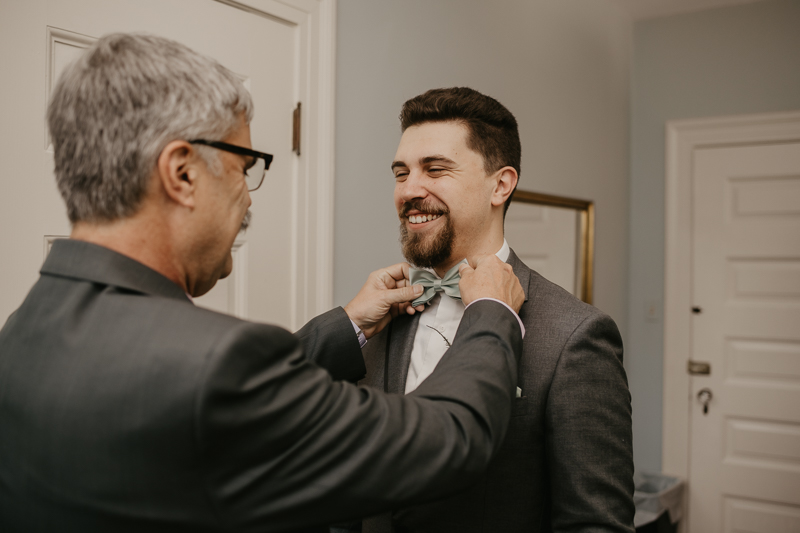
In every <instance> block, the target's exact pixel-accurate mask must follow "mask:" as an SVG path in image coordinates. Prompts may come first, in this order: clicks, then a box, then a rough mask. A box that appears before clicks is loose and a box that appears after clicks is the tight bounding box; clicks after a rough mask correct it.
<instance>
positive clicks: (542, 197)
mask: <svg viewBox="0 0 800 533" xmlns="http://www.w3.org/2000/svg"><path fill="white" fill-rule="evenodd" d="M511 201H512V202H518V203H525V204H534V205H540V206H543V207H555V208H561V209H572V210H574V211H575V212H576V213H577V216H578V223H577V233H578V234H577V235H576V243H577V250H576V255H577V261H576V263H577V264H576V267H577V269H578V275H577V282H578V287H576V291H575V296H577V297H578V298H580V299H581V300H583V301H584V302H586V303H588V304H591V303H592V300H593V290H594V286H593V284H594V202H592V201H591V200H580V199H578V198H569V197H567V196H556V195H553V194H543V193H538V192H533V191H523V190H519V189H518V190H517V191H516V192H514V196H513V198H512V200H511Z"/></svg>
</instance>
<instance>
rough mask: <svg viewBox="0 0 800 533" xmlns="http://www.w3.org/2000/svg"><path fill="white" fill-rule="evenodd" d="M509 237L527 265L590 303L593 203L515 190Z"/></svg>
mask: <svg viewBox="0 0 800 533" xmlns="http://www.w3.org/2000/svg"><path fill="white" fill-rule="evenodd" d="M505 235H506V240H507V241H508V244H509V246H511V248H513V249H514V252H515V253H516V254H517V256H519V258H520V259H521V260H522V262H523V263H525V264H526V265H528V266H529V267H530V268H532V269H533V270H535V271H537V272H538V273H539V274H541V275H542V276H544V277H545V278H547V279H548V280H550V281H552V282H553V283H556V284H557V285H560V286H561V287H563V288H565V289H566V290H568V291H569V292H571V293H572V294H574V295H575V296H577V297H578V298H580V299H581V300H583V301H584V302H586V303H589V304H591V303H592V273H593V272H594V202H592V201H589V200H579V199H577V198H568V197H566V196H555V195H551V194H542V193H537V192H531V191H522V190H519V189H517V191H516V192H515V193H514V197H513V199H512V200H511V206H510V207H509V209H508V213H507V215H506V222H505Z"/></svg>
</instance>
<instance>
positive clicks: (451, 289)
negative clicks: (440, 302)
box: [408, 261, 463, 307]
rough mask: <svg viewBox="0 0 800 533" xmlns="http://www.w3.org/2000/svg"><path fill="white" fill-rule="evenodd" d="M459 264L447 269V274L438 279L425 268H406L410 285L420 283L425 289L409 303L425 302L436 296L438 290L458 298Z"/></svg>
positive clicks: (414, 304) (459, 291)
mask: <svg viewBox="0 0 800 533" xmlns="http://www.w3.org/2000/svg"><path fill="white" fill-rule="evenodd" d="M462 263H463V261H462ZM460 265H461V263H458V264H457V265H456V266H454V267H453V268H451V269H450V270H448V271H447V274H445V275H444V277H443V278H442V279H439V278H438V277H436V275H435V274H432V273H431V272H428V271H427V270H421V269H419V268H413V267H412V268H410V269H409V270H408V279H409V281H411V285H422V286H423V287H425V290H423V291H422V295H421V296H419V297H418V298H417V299H416V300H414V301H413V302H411V305H413V306H414V307H416V306H418V305H420V304H427V303H428V302H430V301H431V299H433V297H434V296H436V293H437V292H438V291H444V293H445V294H446V295H448V296H449V297H450V298H453V299H455V300H460V299H461V290H460V289H459V288H458V282H459V281H460V280H461V274H460V273H459V272H458V267H459V266H460Z"/></svg>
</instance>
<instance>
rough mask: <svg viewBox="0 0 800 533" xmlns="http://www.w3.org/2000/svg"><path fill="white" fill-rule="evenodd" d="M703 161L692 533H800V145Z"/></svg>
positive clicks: (724, 152) (697, 169) (697, 198)
mask: <svg viewBox="0 0 800 533" xmlns="http://www.w3.org/2000/svg"><path fill="white" fill-rule="evenodd" d="M694 156H695V159H694V167H693V188H694V191H693V192H694V195H693V198H694V206H693V220H692V229H693V233H692V234H693V243H692V245H693V276H692V297H693V301H692V303H693V305H695V306H697V307H699V308H700V309H701V312H700V313H697V314H695V315H693V321H692V354H691V356H692V359H694V360H697V361H707V362H709V363H711V374H710V375H708V376H693V377H692V385H691V392H692V398H693V399H694V400H693V401H692V407H691V444H690V470H689V472H690V474H689V475H690V479H689V484H688V486H689V492H690V501H689V513H688V519H689V524H688V525H689V531H691V532H710V533H716V532H722V531H724V532H733V531H761V530H764V531H795V530H796V525H797V523H798V522H797V520H798V518H800V207H799V206H800V196H798V195H800V143H787V144H773V145H755V146H738V147H727V148H708V149H700V150H696V151H695V153H694ZM703 388H707V389H710V390H711V391H712V393H713V398H712V400H711V402H710V404H709V409H708V413H707V414H704V412H703V408H702V405H701V404H700V402H699V401H698V400H696V398H697V395H698V393H699V392H700V390H701V389H703ZM756 522H758V523H759V524H772V526H770V527H767V528H766V529H764V527H762V526H758V527H756V528H755V529H751V528H750V526H748V525H747V524H749V523H756ZM793 528H795V529H793Z"/></svg>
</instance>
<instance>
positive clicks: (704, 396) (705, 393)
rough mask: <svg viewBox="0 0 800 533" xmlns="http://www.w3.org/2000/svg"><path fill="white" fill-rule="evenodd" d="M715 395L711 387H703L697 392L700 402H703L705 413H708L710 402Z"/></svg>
mask: <svg viewBox="0 0 800 533" xmlns="http://www.w3.org/2000/svg"><path fill="white" fill-rule="evenodd" d="M713 397H714V393H713V392H711V389H708V388H703V389H700V391H699V392H698V393H697V399H698V400H699V401H700V403H702V404H703V414H704V415H707V414H708V404H710V403H711V399H712V398H713Z"/></svg>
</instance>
